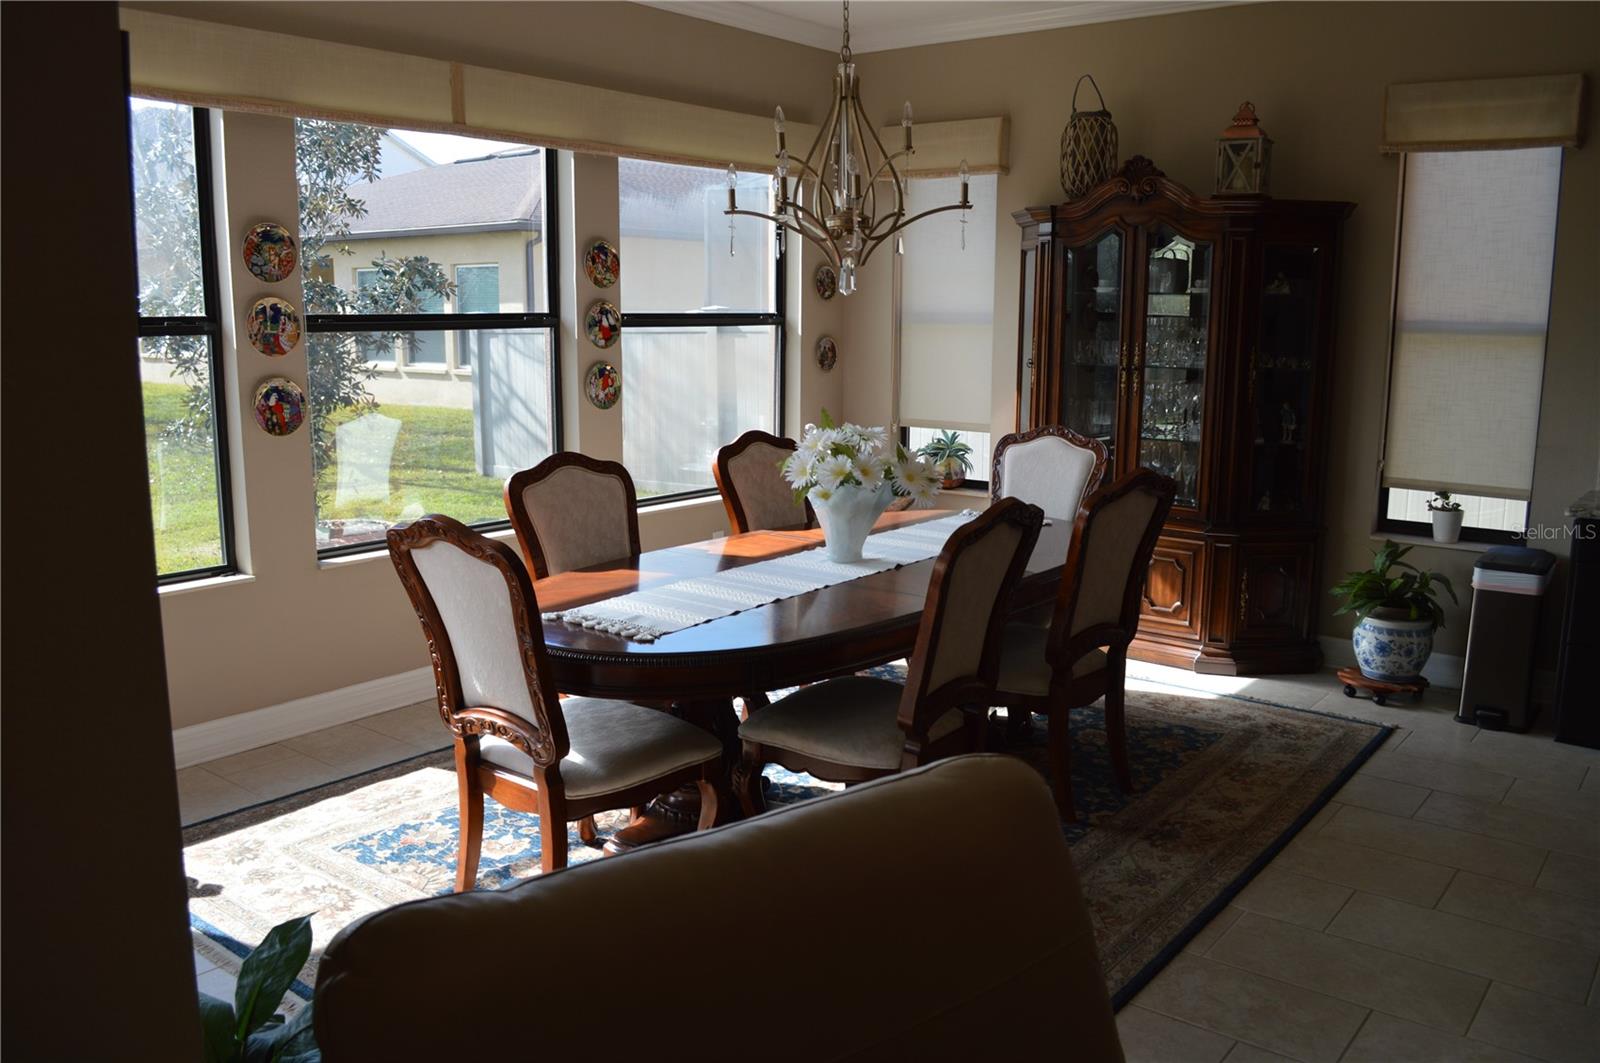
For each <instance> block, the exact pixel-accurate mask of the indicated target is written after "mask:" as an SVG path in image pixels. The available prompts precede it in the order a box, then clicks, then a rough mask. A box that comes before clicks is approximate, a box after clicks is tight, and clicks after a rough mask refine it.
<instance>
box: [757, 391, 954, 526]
mask: <svg viewBox="0 0 1600 1063" xmlns="http://www.w3.org/2000/svg"><path fill="white" fill-rule="evenodd" d="M783 476H784V479H786V480H788V482H789V483H790V485H791V486H793V487H794V494H795V498H796V499H797V500H798V499H802V498H804V499H808V500H809V501H810V502H811V503H812V505H814V506H815V505H818V504H823V505H825V504H826V503H828V502H831V501H832V500H833V498H834V496H835V495H836V494H838V493H839V492H840V491H846V490H849V489H850V488H860V489H861V490H862V491H864V492H867V493H875V492H877V491H878V490H879V489H880V488H882V487H885V486H887V487H888V489H889V491H890V492H891V493H892V494H894V495H897V496H899V497H902V498H907V497H909V498H910V499H911V500H912V504H913V505H915V506H917V507H919V508H920V507H926V506H931V505H933V497H934V496H935V495H937V494H938V493H939V488H940V486H941V482H940V477H939V474H938V473H936V472H935V471H934V468H933V466H932V465H930V464H929V463H928V462H926V461H923V460H922V459H921V458H919V457H917V456H916V455H915V454H913V453H911V452H909V451H907V450H906V449H905V448H904V447H902V446H901V445H900V444H899V442H898V441H895V440H893V439H891V438H890V436H889V430H888V429H887V428H863V427H862V426H861V425H858V424H850V423H848V422H846V423H844V424H835V423H834V420H833V418H832V417H830V416H829V415H828V411H827V410H823V411H822V423H821V424H808V425H806V432H805V436H804V437H803V438H802V439H801V440H800V445H799V447H798V448H796V450H795V452H794V453H793V454H791V455H790V456H789V457H788V458H787V459H786V460H785V461H784V463H783Z"/></svg>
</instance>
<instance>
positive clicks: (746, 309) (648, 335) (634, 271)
mask: <svg viewBox="0 0 1600 1063" xmlns="http://www.w3.org/2000/svg"><path fill="white" fill-rule="evenodd" d="M617 180H618V185H619V190H620V200H621V202H620V204H619V206H620V210H621V230H622V248H621V252H622V261H623V262H624V263H626V265H627V286H628V300H627V310H626V312H624V313H623V315H622V329H623V336H624V337H625V338H624V340H623V343H622V378H623V379H624V380H625V381H627V390H626V392H625V394H624V398H623V401H622V460H623V464H625V465H626V466H627V467H628V471H629V472H630V473H631V474H632V475H633V479H634V484H635V485H636V487H637V488H638V491H639V497H640V498H641V499H643V498H648V497H655V498H658V499H659V498H667V497H672V496H681V495H686V494H695V493H703V492H709V491H714V490H715V489H716V487H715V481H714V480H713V479H712V474H711V466H712V463H713V462H714V461H715V459H716V453H717V450H718V448H720V447H722V446H723V445H724V444H726V443H729V442H731V441H732V440H733V439H735V438H736V437H738V436H739V435H740V433H742V432H746V431H748V430H750V429H752V428H759V429H762V430H764V431H768V432H777V431H780V430H781V425H780V422H779V401H780V400H779V387H780V382H781V379H782V373H783V339H784V336H783V333H784V329H783V241H782V240H781V239H780V238H779V237H778V234H777V232H776V231H775V226H773V225H772V224H771V223H770V222H763V221H762V220H760V219H759V218H748V217H739V218H734V219H732V221H733V224H732V225H731V226H730V225H729V220H730V219H728V218H727V217H726V216H724V215H723V213H722V212H723V210H724V209H725V208H726V206H727V202H728V178H727V172H726V171H724V170H716V169H709V168H704V167H698V166H677V165H672V164H668V163H659V162H645V161H643V160H640V159H621V160H619V161H618V165H617ZM738 197H739V203H740V205H741V206H745V207H749V208H751V209H761V210H771V209H772V182H771V179H770V178H769V177H767V176H765V175H763V174H739V175H738Z"/></svg>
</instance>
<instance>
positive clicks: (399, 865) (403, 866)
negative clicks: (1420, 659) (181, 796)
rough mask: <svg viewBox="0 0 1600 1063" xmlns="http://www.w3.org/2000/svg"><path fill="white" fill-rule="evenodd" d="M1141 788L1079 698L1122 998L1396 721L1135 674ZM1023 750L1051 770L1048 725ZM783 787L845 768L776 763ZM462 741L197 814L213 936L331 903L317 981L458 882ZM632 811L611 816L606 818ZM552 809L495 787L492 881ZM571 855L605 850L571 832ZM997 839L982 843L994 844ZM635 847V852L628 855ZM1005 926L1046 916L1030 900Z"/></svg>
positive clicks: (1090, 833)
mask: <svg viewBox="0 0 1600 1063" xmlns="http://www.w3.org/2000/svg"><path fill="white" fill-rule="evenodd" d="M1127 725H1128V741H1129V753H1130V759H1131V760H1132V763H1133V771H1134V783H1135V791H1134V793H1133V794H1132V795H1131V796H1125V795H1123V794H1122V793H1121V792H1120V791H1119V790H1118V788H1117V786H1116V783H1115V781H1114V780H1113V778H1112V773H1111V763H1110V756H1109V753H1108V751H1107V749H1106V745H1105V733H1104V731H1103V730H1102V727H1103V720H1102V718H1101V715H1100V711H1099V709H1098V708H1091V709H1084V710H1079V711H1076V712H1074V713H1073V714H1072V740H1073V786H1074V796H1075V799H1076V801H1077V805H1078V809H1079V813H1080V817H1081V818H1080V821H1079V822H1077V823H1072V824H1064V825H1063V827H1062V833H1063V835H1064V836H1065V838H1066V840H1067V843H1068V844H1069V846H1070V847H1071V850H1072V857H1073V863H1074V864H1075V865H1076V867H1077V869H1078V874H1079V877H1080V879H1081V881H1082V883H1083V890H1084V895H1085V897H1086V898H1087V900H1088V903H1089V909H1090V912H1091V915H1092V918H1093V922H1094V927H1095V934H1096V940H1097V942H1098V944H1099V950H1100V958H1101V962H1102V964H1103V966H1104V968H1105V974H1106V982H1107V984H1108V986H1109V987H1110V989H1111V993H1112V997H1113V1002H1114V1003H1115V1004H1116V1005H1117V1006H1119V1007H1120V1006H1121V1005H1122V1004H1123V1003H1125V1002H1126V1001H1127V1000H1128V999H1131V998H1132V996H1133V994H1134V993H1136V992H1137V991H1138V990H1139V989H1140V988H1141V987H1142V986H1143V985H1144V984H1145V983H1146V982H1148V981H1149V980H1150V979H1151V978H1152V977H1154V976H1155V974H1156V972H1157V971H1159V970H1160V969H1161V968H1162V967H1163V966H1164V965H1165V964H1166V963H1167V961H1168V960H1170V959H1171V958H1172V957H1173V956H1174V955H1176V954H1177V952H1178V951H1179V950H1180V949H1181V948H1182V947H1183V946H1184V944H1185V943H1187V941H1188V940H1189V939H1190V938H1191V937H1193V936H1194V934H1195V933H1197V932H1198V931H1199V930H1200V928H1201V927H1203V926H1204V925H1205V923H1206V922H1207V921H1209V919H1210V918H1211V917H1212V916H1213V915H1214V914H1215V913H1216V912H1218V911H1220V910H1221V909H1222V907H1223V906H1225V905H1226V904H1227V903H1228V902H1229V900H1231V899H1232V897H1233V896H1234V895H1235V894H1237V893H1238V891H1239V890H1240V889H1242V888H1243V887H1244V885H1245V884H1246V883H1247V882H1249V880H1250V878H1251V877H1252V876H1254V875H1255V873H1256V872H1257V871H1259V870H1260V869H1261V868H1262V867H1263V866H1265V864H1266V863H1267V861H1269V860H1270V859H1271V858H1272V857H1273V856H1274V855H1276V853H1277V852H1278V851H1279V850H1280V849H1281V848H1282V847H1283V846H1284V845H1285V844H1287V843H1288V841H1289V840H1290V839H1291V838H1292V837H1293V836H1294V834H1295V833H1296V832H1297V831H1298V830H1299V829H1300V828H1301V827H1302V826H1304V825H1305V824H1306V823H1307V822H1308V821H1309V820H1310V819H1311V817H1312V816H1313V815H1315V814H1316V812H1317V810H1318V809H1319V808H1321V807H1322V805H1323V804H1324V803H1325V802H1326V801H1327V800H1328V798H1329V797H1331V796H1332V795H1333V793H1334V792H1335V791H1336V790H1337V789H1338V788H1339V787H1340V786H1342V785H1343V784H1344V782H1345V781H1346V780H1347V779H1348V778H1349V777H1350V775H1352V774H1353V773H1354V772H1355V770H1356V769H1357V768H1358V767H1359V766H1360V765H1361V763H1362V762H1363V761H1365V760H1366V759H1367V757H1369V756H1370V755H1371V754H1372V753H1373V752H1374V751H1375V750H1376V749H1377V748H1378V746H1379V745H1381V744H1382V742H1383V741H1384V739H1385V738H1387V737H1388V734H1389V730H1390V729H1389V728H1386V727H1383V726H1381V725H1378V724H1372V723H1367V722H1362V721H1357V720H1350V719H1345V718H1342V717H1337V716H1331V715H1325V714H1321V713H1316V712H1310V711H1307V710H1303V709H1294V708H1289V707H1287V706H1283V705H1275V704H1270V703H1266V702H1261V701H1256V700H1252V699H1249V698H1244V697H1237V696H1225V695H1210V694H1205V693H1201V692H1199V691H1194V690H1190V689H1187V688H1177V687H1167V686H1163V685H1160V684H1157V683H1152V682H1146V681H1139V680H1132V679H1130V680H1129V688H1128V696H1127ZM1010 752H1013V753H1015V754H1017V755H1019V756H1021V757H1022V758H1023V759H1024V760H1026V761H1027V762H1028V763H1029V764H1031V765H1033V766H1034V767H1036V768H1037V769H1038V770H1039V771H1040V772H1041V774H1046V773H1048V770H1049V769H1048V763H1049V761H1048V751H1047V747H1046V744H1045V734H1044V727H1043V726H1042V721H1041V726H1037V727H1034V728H1033V729H1032V733H1031V734H1029V735H1028V736H1027V737H1026V738H1024V739H1021V740H1019V741H1018V743H1017V744H1016V746H1015V747H1013V748H1012V749H1011V750H1010ZM768 776H769V779H770V782H771V786H772V789H771V791H770V797H769V799H770V801H771V802H772V803H773V804H789V803H793V802H797V801H804V800H807V799H808V798H812V797H815V796H818V795H819V794H822V793H825V792H827V791H828V790H830V789H837V788H838V787H836V786H834V785H833V784H828V783H822V782H819V781H817V780H815V779H812V778H810V777H809V776H805V775H796V774H792V773H789V772H786V771H783V770H782V769H779V768H777V767H775V766H774V767H771V768H769V769H768ZM455 794H456V790H455V776H454V769H453V764H452V761H451V757H450V754H449V753H448V752H443V753H430V754H424V755H423V756H420V757H416V758H413V759H411V760H408V761H404V762H402V763H399V764H395V765H391V766H390V767H387V768H382V769H379V770H377V771H373V772H368V773H366V774H364V775H359V776H356V777H354V778H351V779H346V780H344V781H341V782H337V783H333V784H330V785H327V786H322V787H318V788H316V789H314V790H309V791H306V792H304V793H301V794H297V795H294V796H291V797H287V798H284V799H282V800H278V801H273V802H269V803H267V804H263V805H258V806H256V807H254V808H250V809H245V810H243V811H240V812H235V813H232V814H229V815H226V816H222V817H219V818H217V819H214V820H210V821H207V822H205V823H201V824H197V825H196V826H193V827H190V828H189V829H188V830H186V831H185V832H184V836H185V839H184V840H185V849H184V861H185V864H186V866H187V871H188V875H189V877H190V884H189V888H190V901H189V910H190V917H191V924H192V929H193V933H194V938H195V947H196V949H197V950H198V951H200V952H201V954H202V955H204V956H205V957H206V958H207V959H209V960H210V961H211V962H213V963H215V964H216V965H217V966H218V967H220V968H222V969H223V970H225V971H229V972H234V971H236V970H237V969H238V964H239V958H240V957H241V956H243V955H244V954H245V953H246V952H247V951H248V949H249V947H250V946H253V945H254V944H255V943H257V942H259V941H260V940H261V938H262V937H263V936H264V935H265V934H266V932H267V930H268V929H270V928H271V927H272V926H273V925H274V924H276V923H279V922H282V921H283V920H285V919H289V918H292V917H295V916H299V915H303V914H306V913H308V912H309V913H313V918H312V924H313V927H314V931H315V942H316V944H317V946H319V949H318V951H317V952H314V953H313V954H312V958H311V960H310V961H309V962H308V963H307V964H306V967H305V969H304V970H303V971H302V972H301V976H300V979H299V981H298V983H297V984H296V985H295V986H294V987H293V990H292V992H293V993H295V994H298V995H299V996H300V997H301V998H304V999H309V997H310V994H311V986H313V985H314V984H315V980H316V964H317V958H318V955H319V954H320V946H321V945H322V944H324V943H326V942H327V941H328V940H329V939H330V938H332V937H333V935H334V934H335V933H336V932H337V931H338V930H339V929H340V928H341V927H343V926H345V925H347V924H348V923H350V922H353V921H354V920H356V919H358V918H360V917H361V916H363V915H366V914H367V913H369V912H373V911H376V910H378V909H380V908H384V907H387V906H389V905H393V904H399V903H401V902H402V901H409V900H413V899H415V898H418V897H426V896H429V895H433V894H440V893H446V892H449V890H450V888H451V886H452V883H453V878H454V867H455V853H456V830H457V812H456V798H455ZM625 819H626V813H625V812H616V813H611V814H608V815H605V816H602V817H599V818H598V821H597V826H598V827H599V831H600V834H601V835H602V836H605V835H607V834H609V833H610V832H611V831H614V830H616V829H617V828H618V827H620V826H621V825H623V823H624V822H625ZM536 827H537V819H536V818H535V817H534V816H531V815H526V814H523V813H519V812H512V811H509V810H506V809H503V808H501V807H499V806H498V805H496V804H495V803H494V802H493V801H486V802H485V809H484V842H483V857H482V863H481V865H480V868H479V872H478V888H479V889H496V888H499V887H502V886H505V885H507V884H509V883H513V882H517V881H520V880H522V879H525V878H528V877H531V876H534V875H537V874H538V873H539V842H538V836H537V830H536ZM568 851H569V853H570V857H569V860H570V862H571V863H579V862H583V861H586V860H592V859H597V858H598V857H599V853H598V851H597V850H594V849H591V848H588V847H586V846H584V845H583V844H581V843H580V842H579V841H578V837H577V830H576V826H575V825H574V827H573V829H572V830H571V833H570V835H569V838H568ZM976 855H978V856H979V858H981V854H976ZM622 859H626V857H623V858H622ZM996 926H997V928H1004V929H997V931H996V932H1000V933H1015V934H1026V933H1027V920H1026V918H1020V917H1019V918H1017V919H1015V920H1011V921H1006V922H1003V923H997V924H996Z"/></svg>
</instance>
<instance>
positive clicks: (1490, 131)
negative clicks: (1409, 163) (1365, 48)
mask: <svg viewBox="0 0 1600 1063" xmlns="http://www.w3.org/2000/svg"><path fill="white" fill-rule="evenodd" d="M1586 88H1587V86H1586V84H1585V79H1584V76H1583V75H1582V74H1551V75H1545V76H1541V77H1524V78H1492V79H1488V80H1481V81H1428V82H1419V83H1416V84H1411V85H1390V86H1389V89H1388V93H1387V95H1386V97H1385V99H1384V105H1383V142H1382V143H1381V144H1380V145H1379V150H1381V151H1384V152H1387V153H1390V154H1396V153H1399V152H1404V151H1481V150H1484V149H1490V148H1533V147H1564V148H1575V147H1578V146H1580V145H1581V144H1582V143H1583V132H1584V129H1583V127H1584V117H1585V116H1584V105H1585V94H1586V93H1585V90H1586Z"/></svg>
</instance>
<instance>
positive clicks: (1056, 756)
mask: <svg viewBox="0 0 1600 1063" xmlns="http://www.w3.org/2000/svg"><path fill="white" fill-rule="evenodd" d="M1049 719H1050V783H1051V788H1052V789H1053V790H1054V791H1055V795H1056V810H1057V811H1059V812H1060V813H1061V818H1062V819H1064V820H1068V821H1073V820H1076V819H1077V818H1078V813H1077V811H1076V810H1075V809H1074V808H1073V806H1072V732H1071V726H1070V724H1071V715H1070V713H1069V712H1068V710H1067V709H1065V708H1058V709H1053V710H1052V711H1051V712H1050V717H1049Z"/></svg>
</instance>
